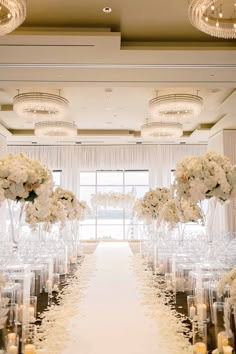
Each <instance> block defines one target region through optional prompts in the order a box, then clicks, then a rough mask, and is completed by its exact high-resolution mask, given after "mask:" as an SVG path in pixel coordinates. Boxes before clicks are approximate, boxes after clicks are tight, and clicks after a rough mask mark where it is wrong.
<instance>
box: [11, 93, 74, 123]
mask: <svg viewBox="0 0 236 354" xmlns="http://www.w3.org/2000/svg"><path fill="white" fill-rule="evenodd" d="M13 109H14V111H15V112H16V114H18V115H19V116H20V117H25V118H43V119H51V118H52V119H54V120H55V119H62V118H64V117H65V116H66V115H67V114H68V109H69V102H68V101H67V100H66V99H65V98H64V97H61V96H59V95H54V94H51V93H43V92H28V93H21V94H19V95H17V96H15V97H14V99H13Z"/></svg>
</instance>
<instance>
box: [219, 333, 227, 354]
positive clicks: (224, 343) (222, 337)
mask: <svg viewBox="0 0 236 354" xmlns="http://www.w3.org/2000/svg"><path fill="white" fill-rule="evenodd" d="M228 345H229V339H228V337H227V335H226V333H225V331H221V332H219V333H218V334H217V349H218V351H219V354H223V353H224V352H223V347H227V346H228Z"/></svg>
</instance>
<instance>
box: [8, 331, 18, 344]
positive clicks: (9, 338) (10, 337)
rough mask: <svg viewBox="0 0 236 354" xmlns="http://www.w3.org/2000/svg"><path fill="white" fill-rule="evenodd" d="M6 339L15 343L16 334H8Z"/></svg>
mask: <svg viewBox="0 0 236 354" xmlns="http://www.w3.org/2000/svg"><path fill="white" fill-rule="evenodd" d="M7 338H8V342H11V343H12V342H15V340H16V333H8V335H7Z"/></svg>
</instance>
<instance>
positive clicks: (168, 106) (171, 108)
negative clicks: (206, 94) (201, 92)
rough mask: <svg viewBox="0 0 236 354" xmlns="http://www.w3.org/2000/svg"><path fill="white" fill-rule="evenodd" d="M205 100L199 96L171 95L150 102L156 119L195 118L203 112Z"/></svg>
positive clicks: (151, 112) (151, 110)
mask: <svg viewBox="0 0 236 354" xmlns="http://www.w3.org/2000/svg"><path fill="white" fill-rule="evenodd" d="M202 107H203V99H202V98H201V97H199V96H197V95H190V94H170V95H163V96H158V97H156V98H153V99H152V100H151V101H149V111H150V114H151V115H152V116H153V117H155V118H160V119H169V118H193V117H197V116H198V115H199V114H200V113H201V110H202Z"/></svg>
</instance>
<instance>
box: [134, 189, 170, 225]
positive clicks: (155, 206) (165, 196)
mask: <svg viewBox="0 0 236 354" xmlns="http://www.w3.org/2000/svg"><path fill="white" fill-rule="evenodd" d="M170 198H171V193H170V190H169V189H168V188H156V189H153V190H150V191H149V192H147V193H145V195H144V197H143V198H141V199H138V200H137V201H136V202H135V204H134V208H133V209H134V212H135V214H136V216H137V218H138V219H141V220H144V221H145V222H147V223H151V222H152V220H155V219H157V218H158V217H159V213H160V210H161V209H162V207H163V205H164V204H165V203H167V202H168V200H169V199H170Z"/></svg>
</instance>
